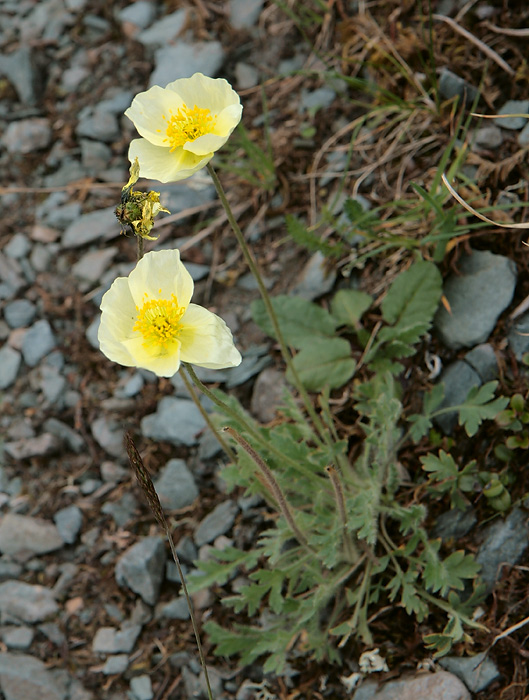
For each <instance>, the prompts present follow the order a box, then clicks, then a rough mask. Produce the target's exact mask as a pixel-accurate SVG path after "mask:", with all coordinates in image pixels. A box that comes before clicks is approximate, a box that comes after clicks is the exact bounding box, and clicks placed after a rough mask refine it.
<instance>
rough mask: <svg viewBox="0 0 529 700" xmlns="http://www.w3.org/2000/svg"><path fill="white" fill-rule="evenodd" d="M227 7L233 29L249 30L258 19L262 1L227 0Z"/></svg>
mask: <svg viewBox="0 0 529 700" xmlns="http://www.w3.org/2000/svg"><path fill="white" fill-rule="evenodd" d="M228 7H229V13H230V24H231V26H232V27H233V29H250V28H251V27H253V26H254V25H255V24H256V22H257V20H258V19H259V15H260V14H261V10H262V9H263V0H229V4H228Z"/></svg>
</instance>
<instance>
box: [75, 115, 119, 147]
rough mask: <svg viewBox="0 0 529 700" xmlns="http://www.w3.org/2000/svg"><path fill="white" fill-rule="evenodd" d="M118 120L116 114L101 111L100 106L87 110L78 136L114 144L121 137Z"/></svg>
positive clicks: (80, 124) (78, 127)
mask: <svg viewBox="0 0 529 700" xmlns="http://www.w3.org/2000/svg"><path fill="white" fill-rule="evenodd" d="M119 133H120V132H119V125H118V120H117V119H116V117H115V115H114V114H111V113H110V112H107V111H106V110H104V109H101V108H100V107H99V106H97V107H95V109H92V108H91V107H90V108H88V109H87V111H86V112H83V113H81V115H80V119H79V123H78V125H77V129H76V134H77V136H79V137H83V136H84V137H85V138H90V139H94V140H95V141H103V142H105V143H112V142H113V141H115V140H116V139H117V138H118V137H119Z"/></svg>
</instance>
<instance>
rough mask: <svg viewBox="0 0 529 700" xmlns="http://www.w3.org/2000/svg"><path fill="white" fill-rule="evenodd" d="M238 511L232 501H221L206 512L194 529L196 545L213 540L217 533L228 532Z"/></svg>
mask: <svg viewBox="0 0 529 700" xmlns="http://www.w3.org/2000/svg"><path fill="white" fill-rule="evenodd" d="M238 512H239V506H238V505H237V504H236V503H235V502H234V501H231V500H229V501H223V502H222V503H219V505H218V506H216V507H215V508H214V509H213V510H212V511H211V513H208V515H206V517H205V518H204V519H203V520H202V522H201V523H200V524H199V526H198V527H197V529H196V531H195V542H196V544H197V546H198V547H202V545H203V544H207V543H208V542H213V540H214V539H216V538H217V537H218V536H219V535H224V534H226V532H228V531H229V530H230V529H231V527H232V525H233V523H234V521H235V518H236V516H237V513H238Z"/></svg>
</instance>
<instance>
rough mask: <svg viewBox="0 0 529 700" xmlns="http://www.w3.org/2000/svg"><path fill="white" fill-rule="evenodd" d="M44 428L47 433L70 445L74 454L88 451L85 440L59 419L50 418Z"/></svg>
mask: <svg viewBox="0 0 529 700" xmlns="http://www.w3.org/2000/svg"><path fill="white" fill-rule="evenodd" d="M43 427H44V430H45V431H46V432H48V433H51V435H55V437H57V438H59V439H60V440H61V441H62V442H64V443H65V444H66V445H68V447H69V448H70V449H71V450H73V452H77V453H79V452H82V451H83V450H84V449H86V443H85V441H84V438H83V437H82V436H81V435H80V434H79V433H78V432H77V431H76V430H74V429H73V428H70V426H69V425H67V424H66V423H63V422H62V421H60V420H58V419H57V418H48V419H47V420H46V421H45V422H44V426H43Z"/></svg>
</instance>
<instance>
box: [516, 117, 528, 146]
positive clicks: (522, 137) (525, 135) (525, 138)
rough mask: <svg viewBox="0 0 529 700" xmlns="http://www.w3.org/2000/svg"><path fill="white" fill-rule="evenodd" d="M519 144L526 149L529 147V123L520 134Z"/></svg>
mask: <svg viewBox="0 0 529 700" xmlns="http://www.w3.org/2000/svg"><path fill="white" fill-rule="evenodd" d="M518 143H519V144H520V146H521V147H522V148H526V147H527V146H529V122H528V123H527V124H526V125H525V126H524V128H523V129H522V130H521V131H520V133H519V134H518Z"/></svg>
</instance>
